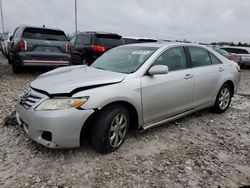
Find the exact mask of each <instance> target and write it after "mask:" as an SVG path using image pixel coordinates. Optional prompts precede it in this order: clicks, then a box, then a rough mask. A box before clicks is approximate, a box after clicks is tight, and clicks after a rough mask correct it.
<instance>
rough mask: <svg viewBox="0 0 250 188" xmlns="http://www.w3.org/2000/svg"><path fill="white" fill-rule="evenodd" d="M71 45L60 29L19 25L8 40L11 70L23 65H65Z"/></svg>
mask: <svg viewBox="0 0 250 188" xmlns="http://www.w3.org/2000/svg"><path fill="white" fill-rule="evenodd" d="M70 49H71V47H70V44H69V42H68V41H67V38H66V35H65V33H64V32H63V31H62V30H60V29H51V28H45V27H31V26H20V27H18V28H16V30H15V31H14V34H13V39H12V40H11V42H10V54H9V61H10V63H11V64H12V68H13V72H14V73H19V72H20V71H21V68H22V67H24V66H53V67H57V66H66V65H69V64H70V54H69V51H70Z"/></svg>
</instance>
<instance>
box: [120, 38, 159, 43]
mask: <svg viewBox="0 0 250 188" xmlns="http://www.w3.org/2000/svg"><path fill="white" fill-rule="evenodd" d="M122 39H123V41H124V43H125V44H134V43H147V42H157V40H156V39H150V38H138V37H124V38H122Z"/></svg>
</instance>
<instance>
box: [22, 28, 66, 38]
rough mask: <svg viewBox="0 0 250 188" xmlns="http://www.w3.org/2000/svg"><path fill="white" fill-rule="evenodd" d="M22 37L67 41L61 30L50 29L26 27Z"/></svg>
mask: <svg viewBox="0 0 250 188" xmlns="http://www.w3.org/2000/svg"><path fill="white" fill-rule="evenodd" d="M23 38H27V39H37V40H54V41H67V38H66V36H65V33H64V32H63V31H58V30H52V29H39V28H26V29H25V30H24V32H23Z"/></svg>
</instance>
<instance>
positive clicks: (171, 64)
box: [153, 47, 187, 71]
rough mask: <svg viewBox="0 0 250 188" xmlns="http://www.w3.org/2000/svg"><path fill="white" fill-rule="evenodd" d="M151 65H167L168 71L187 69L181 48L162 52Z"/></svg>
mask: <svg viewBox="0 0 250 188" xmlns="http://www.w3.org/2000/svg"><path fill="white" fill-rule="evenodd" d="M153 65H167V66H168V69H169V71H174V70H181V69H185V68H187V61H186V54H185V51H184V48H183V47H175V48H171V49H168V50H166V51H165V52H163V53H162V54H161V55H160V56H159V57H158V58H157V59H156V61H155V62H154V64H153Z"/></svg>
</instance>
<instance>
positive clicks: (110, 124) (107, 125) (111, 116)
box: [90, 105, 129, 153]
mask: <svg viewBox="0 0 250 188" xmlns="http://www.w3.org/2000/svg"><path fill="white" fill-rule="evenodd" d="M128 126H129V113H128V110H127V109H126V108H125V107H124V106H122V105H112V106H109V107H106V108H104V109H103V110H102V111H100V112H99V114H98V116H97V118H96V119H95V122H94V125H93V128H92V130H91V138H90V140H91V145H92V147H93V149H94V150H96V151H97V152H99V153H109V152H113V151H115V150H117V149H118V148H119V147H120V146H121V145H122V144H123V142H124V140H125V137H126V134H127V129H128Z"/></svg>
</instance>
